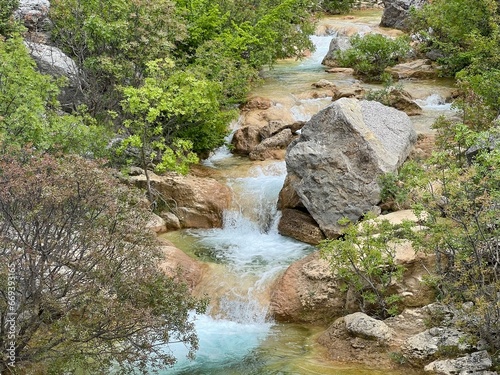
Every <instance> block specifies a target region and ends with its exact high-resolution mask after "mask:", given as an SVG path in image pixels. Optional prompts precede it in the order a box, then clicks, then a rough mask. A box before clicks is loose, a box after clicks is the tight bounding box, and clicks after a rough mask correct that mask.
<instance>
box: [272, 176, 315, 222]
mask: <svg viewBox="0 0 500 375" xmlns="http://www.w3.org/2000/svg"><path fill="white" fill-rule="evenodd" d="M292 180H293V181H295V182H296V181H297V180H298V177H297V176H294V175H287V176H286V178H285V182H284V183H283V187H282V188H281V191H280V194H279V198H278V209H279V210H282V211H284V210H285V209H286V208H298V209H300V210H301V211H304V209H305V206H304V205H303V204H302V202H301V201H300V197H299V196H298V194H297V192H296V191H295V189H294V188H293V185H294V182H292ZM313 220H314V219H313ZM281 221H286V220H285V219H284V218H283V217H282V220H281ZM280 223H281V222H280Z"/></svg>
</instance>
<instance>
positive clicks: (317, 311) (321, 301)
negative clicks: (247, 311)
mask: <svg viewBox="0 0 500 375" xmlns="http://www.w3.org/2000/svg"><path fill="white" fill-rule="evenodd" d="M272 290H273V293H272V295H271V304H270V307H269V311H270V315H271V316H272V317H274V318H275V319H276V320H278V321H282V322H317V321H323V322H324V321H331V320H333V319H335V318H336V317H339V316H341V315H343V313H344V311H345V292H343V291H342V290H341V283H340V282H339V281H338V280H337V279H336V278H335V277H334V275H333V273H332V271H331V269H330V265H329V264H328V262H327V261H326V260H324V259H321V258H320V256H319V252H315V253H313V254H311V255H309V256H307V257H306V258H304V259H302V260H299V261H297V262H295V263H293V264H292V265H291V266H290V267H288V269H287V270H286V272H285V273H284V274H283V276H281V277H280V279H279V280H278V281H277V282H276V284H275V285H274V286H273V288H272Z"/></svg>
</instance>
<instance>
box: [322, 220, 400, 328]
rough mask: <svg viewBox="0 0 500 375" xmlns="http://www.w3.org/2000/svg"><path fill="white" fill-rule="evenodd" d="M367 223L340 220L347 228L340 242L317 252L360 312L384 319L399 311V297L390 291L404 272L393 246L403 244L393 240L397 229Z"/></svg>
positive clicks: (327, 242)
mask: <svg viewBox="0 0 500 375" xmlns="http://www.w3.org/2000/svg"><path fill="white" fill-rule="evenodd" d="M367 219H368V220H365V221H362V222H361V223H359V224H358V225H354V224H352V223H349V221H348V220H342V222H341V224H346V225H347V226H346V228H345V231H344V234H343V238H341V239H337V240H324V241H323V242H321V244H320V245H319V248H320V250H321V254H322V256H323V257H324V258H325V259H327V260H328V261H329V263H330V266H331V269H332V272H333V273H334V274H335V275H337V276H338V277H340V278H341V279H342V280H343V281H344V282H345V283H346V290H347V289H350V290H352V292H353V294H354V296H355V297H356V299H357V301H358V306H359V308H360V309H361V311H363V312H365V313H367V314H370V315H372V316H376V317H378V318H380V319H385V318H387V317H389V316H392V315H395V314H397V312H398V309H399V305H398V304H399V302H400V297H399V295H398V294H397V293H394V292H393V291H391V289H390V287H391V285H392V284H393V283H394V282H395V281H397V280H400V279H401V277H402V276H403V272H404V268H403V267H402V266H401V265H398V264H397V262H396V260H395V256H396V246H397V244H398V243H399V242H402V241H403V240H402V239H398V237H397V236H394V233H395V232H396V229H397V228H399V227H396V226H394V225H392V224H390V223H389V222H388V221H387V220H378V219H377V220H374V218H373V217H372V216H368V217H367Z"/></svg>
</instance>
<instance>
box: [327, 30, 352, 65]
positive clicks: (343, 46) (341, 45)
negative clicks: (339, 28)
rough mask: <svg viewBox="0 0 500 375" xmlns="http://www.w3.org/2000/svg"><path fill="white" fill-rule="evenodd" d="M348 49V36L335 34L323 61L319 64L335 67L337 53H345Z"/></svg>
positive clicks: (349, 45)
mask: <svg viewBox="0 0 500 375" xmlns="http://www.w3.org/2000/svg"><path fill="white" fill-rule="evenodd" d="M349 48H351V42H350V40H349V36H347V35H342V34H339V33H336V34H335V35H334V36H333V38H332V40H331V41H330V47H329V48H328V52H327V54H326V56H325V57H324V58H323V61H321V64H322V65H326V66H337V63H336V59H337V51H345V50H347V49H349Z"/></svg>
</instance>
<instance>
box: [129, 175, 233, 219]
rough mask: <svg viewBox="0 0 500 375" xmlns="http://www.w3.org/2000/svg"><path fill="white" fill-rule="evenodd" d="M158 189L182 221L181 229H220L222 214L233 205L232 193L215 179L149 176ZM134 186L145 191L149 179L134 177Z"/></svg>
mask: <svg viewBox="0 0 500 375" xmlns="http://www.w3.org/2000/svg"><path fill="white" fill-rule="evenodd" d="M149 175H150V180H151V186H152V187H153V188H154V189H156V190H157V191H158V192H159V193H160V194H161V195H162V197H163V199H164V200H165V201H166V202H167V204H168V205H169V206H170V208H171V211H172V212H173V213H174V214H175V215H176V216H177V218H178V219H179V223H180V225H181V227H182V228H216V227H221V226H222V222H223V211H224V210H225V209H227V208H228V207H229V205H230V203H231V197H232V195H231V190H230V189H229V188H228V187H227V186H226V185H223V184H221V183H220V182H218V181H216V180H214V179H212V178H200V177H195V176H190V175H188V176H181V175H178V174H175V173H168V174H165V175H163V176H158V175H156V174H154V173H152V172H149ZM130 181H131V183H133V184H135V185H137V186H139V187H141V188H145V187H146V176H145V175H139V176H132V177H130Z"/></svg>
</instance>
